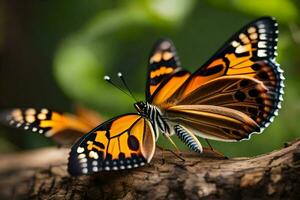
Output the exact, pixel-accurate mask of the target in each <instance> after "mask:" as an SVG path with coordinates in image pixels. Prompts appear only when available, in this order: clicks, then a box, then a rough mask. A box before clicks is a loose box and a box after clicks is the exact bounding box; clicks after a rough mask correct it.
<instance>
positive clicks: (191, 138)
mask: <svg viewBox="0 0 300 200" xmlns="http://www.w3.org/2000/svg"><path fill="white" fill-rule="evenodd" d="M277 36H278V29H277V23H276V21H275V19H273V18H270V17H263V18H260V19H258V20H256V21H254V22H252V23H250V24H248V25H246V26H245V27H243V28H242V29H241V30H240V31H239V32H238V33H236V34H235V35H234V36H233V37H232V38H230V39H229V41H228V42H226V43H225V45H224V46H223V47H222V48H221V49H220V50H219V51H217V53H216V54H215V55H214V56H213V57H212V58H211V59H210V60H209V61H207V62H206V63H205V64H204V65H203V66H202V67H200V68H199V69H198V70H197V71H195V72H194V73H190V72H189V71H187V70H184V69H182V68H181V66H180V62H179V58H178V56H177V55H176V51H175V47H174V45H173V44H172V42H171V41H170V40H160V41H159V42H158V43H157V44H156V45H155V46H154V49H153V51H152V52H151V54H150V57H149V66H148V73H147V84H146V101H145V102H137V103H135V104H134V107H135V108H136V110H137V113H129V114H124V115H121V116H117V117H115V118H113V119H111V120H108V121H106V122H104V123H103V124H101V125H99V126H98V127H96V128H94V129H93V130H92V131H90V132H89V133H88V134H86V135H85V136H83V137H82V138H81V139H80V140H78V141H77V142H76V143H75V145H73V147H72V149H71V153H70V157H69V164H68V170H69V172H70V174H72V175H81V174H91V173H95V172H99V171H110V170H120V169H131V168H135V167H139V166H143V165H145V164H146V163H148V162H150V160H151V159H152V157H153V154H154V152H155V146H156V140H157V139H158V135H159V132H161V133H162V135H163V136H165V137H167V138H168V139H169V140H170V141H172V140H171V138H170V136H171V135H174V134H175V135H177V136H178V137H179V138H180V139H181V141H182V142H183V143H185V144H186V145H187V146H188V147H189V148H190V149H191V150H192V151H195V152H198V153H201V152H202V146H201V144H200V142H199V140H198V139H197V137H196V136H199V137H202V138H205V139H213V140H219V141H226V142H234V141H240V140H243V139H249V138H250V135H251V134H253V133H260V132H262V131H263V129H264V128H266V127H267V126H268V125H269V124H270V123H271V122H272V121H273V118H274V116H275V115H277V111H278V109H279V108H280V102H281V101H282V94H283V87H284V86H283V80H284V77H283V71H282V70H281V69H280V67H279V64H277V63H276V61H275V58H276V48H277Z"/></svg>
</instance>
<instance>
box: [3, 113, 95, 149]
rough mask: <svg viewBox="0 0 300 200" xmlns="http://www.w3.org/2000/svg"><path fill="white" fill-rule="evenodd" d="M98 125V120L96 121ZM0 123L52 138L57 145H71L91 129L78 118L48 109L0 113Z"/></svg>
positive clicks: (89, 125) (88, 124)
mask: <svg viewBox="0 0 300 200" xmlns="http://www.w3.org/2000/svg"><path fill="white" fill-rule="evenodd" d="M97 121H98V123H100V122H101V121H100V119H97ZM0 122H2V124H4V125H8V126H10V127H13V128H18V129H23V130H28V131H31V132H35V133H39V134H41V135H44V136H46V137H49V138H52V139H53V140H54V141H56V142H57V143H59V144H63V145H66V144H72V143H73V142H74V141H75V140H76V139H78V138H79V137H80V136H82V135H84V134H85V133H87V132H88V131H90V130H91V129H92V128H93V124H90V123H88V122H86V121H84V120H83V119H82V118H81V117H80V116H75V115H72V114H67V113H65V114H62V113H59V112H55V111H51V110H49V109H46V108H43V109H34V108H27V109H19V108H16V109H11V110H6V111H3V112H1V113H0Z"/></svg>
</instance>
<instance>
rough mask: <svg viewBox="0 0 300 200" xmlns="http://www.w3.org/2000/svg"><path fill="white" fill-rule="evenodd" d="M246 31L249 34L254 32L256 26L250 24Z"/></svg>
mask: <svg viewBox="0 0 300 200" xmlns="http://www.w3.org/2000/svg"><path fill="white" fill-rule="evenodd" d="M247 31H248V33H250V34H251V33H255V32H256V28H255V27H253V26H251V27H249V28H248V30H247Z"/></svg>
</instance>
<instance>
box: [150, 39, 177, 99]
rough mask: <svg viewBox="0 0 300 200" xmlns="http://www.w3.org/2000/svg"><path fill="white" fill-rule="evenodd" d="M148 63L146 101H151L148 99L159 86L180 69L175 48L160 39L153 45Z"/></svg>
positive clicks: (165, 40)
mask: <svg viewBox="0 0 300 200" xmlns="http://www.w3.org/2000/svg"><path fill="white" fill-rule="evenodd" d="M148 63H149V64H148V65H149V66H148V73H147V84H146V99H147V101H151V100H150V97H151V96H152V95H153V94H154V93H155V91H157V90H158V88H159V86H160V85H161V84H162V83H163V82H164V81H166V80H167V79H168V78H169V77H170V76H171V75H172V74H174V73H176V72H178V71H180V70H181V67H180V61H179V59H178V57H177V53H176V49H175V47H174V45H173V43H172V42H171V41H170V40H167V39H161V40H159V41H158V42H157V43H156V44H155V45H154V47H153V50H152V51H151V53H150V56H149V60H148Z"/></svg>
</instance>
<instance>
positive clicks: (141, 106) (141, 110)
mask: <svg viewBox="0 0 300 200" xmlns="http://www.w3.org/2000/svg"><path fill="white" fill-rule="evenodd" d="M134 107H135V109H136V110H137V111H138V112H139V113H141V114H143V113H144V110H145V109H146V107H147V103H145V102H143V101H138V102H136V103H135V104H134Z"/></svg>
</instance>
